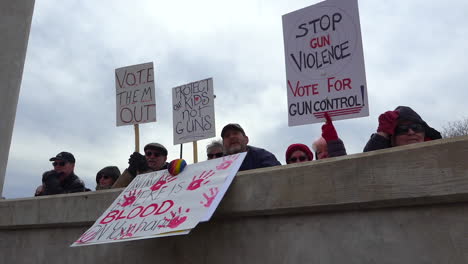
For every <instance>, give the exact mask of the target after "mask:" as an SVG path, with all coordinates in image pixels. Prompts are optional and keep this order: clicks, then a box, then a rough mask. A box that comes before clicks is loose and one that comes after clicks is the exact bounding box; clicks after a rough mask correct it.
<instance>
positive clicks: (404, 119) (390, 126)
mask: <svg viewBox="0 0 468 264" xmlns="http://www.w3.org/2000/svg"><path fill="white" fill-rule="evenodd" d="M441 138H442V136H441V135H440V133H439V131H437V130H435V129H434V128H432V127H430V126H429V125H428V124H427V123H426V122H425V121H424V120H423V119H422V118H421V116H419V115H418V114H417V113H416V112H415V111H414V110H413V109H411V108H410V107H408V106H398V107H397V108H396V109H395V110H394V111H387V112H385V113H383V114H381V115H380V116H379V126H378V128H377V133H374V134H372V136H371V138H370V139H369V141H368V142H367V144H366V146H365V147H364V152H367V151H372V150H378V149H385V148H390V147H396V146H404V145H408V144H413V143H420V142H424V141H429V140H435V139H441Z"/></svg>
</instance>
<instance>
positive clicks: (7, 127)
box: [0, 0, 34, 196]
mask: <svg viewBox="0 0 468 264" xmlns="http://www.w3.org/2000/svg"><path fill="white" fill-rule="evenodd" d="M33 9H34V0H2V1H0V36H1V41H0V91H1V96H0V142H1V143H0V196H1V195H2V190H3V183H4V181H5V171H6V166H7V162H8V153H9V152H10V144H11V135H12V133H13V125H14V123H15V116H16V105H17V104H18V96H19V91H20V86H21V78H22V76H23V65H24V58H25V56H26V47H27V46H28V39H29V30H30V28H31V19H32V14H33Z"/></svg>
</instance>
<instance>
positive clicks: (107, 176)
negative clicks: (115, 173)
mask: <svg viewBox="0 0 468 264" xmlns="http://www.w3.org/2000/svg"><path fill="white" fill-rule="evenodd" d="M110 178H111V176H109V175H102V176H99V177H98V181H99V180H100V179H104V180H107V179H110Z"/></svg>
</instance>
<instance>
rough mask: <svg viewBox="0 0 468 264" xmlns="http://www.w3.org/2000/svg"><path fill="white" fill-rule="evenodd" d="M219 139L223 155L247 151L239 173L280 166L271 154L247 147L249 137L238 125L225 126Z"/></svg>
mask: <svg viewBox="0 0 468 264" xmlns="http://www.w3.org/2000/svg"><path fill="white" fill-rule="evenodd" d="M221 137H222V138H223V146H224V154H225V155H231V154H236V153H240V152H245V151H247V156H245V159H244V162H242V165H241V166H240V169H239V171H243V170H252V169H258V168H265V167H272V166H277V165H281V163H280V162H279V161H278V160H277V159H276V157H275V155H273V154H272V153H271V152H269V151H267V150H264V149H262V148H256V147H253V146H250V145H247V144H248V143H249V137H247V135H246V134H245V132H244V129H242V127H241V126H240V125H239V124H233V123H231V124H227V125H226V126H225V127H224V128H223V130H222V131H221Z"/></svg>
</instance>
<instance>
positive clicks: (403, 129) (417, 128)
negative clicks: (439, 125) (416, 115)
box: [395, 123, 424, 136]
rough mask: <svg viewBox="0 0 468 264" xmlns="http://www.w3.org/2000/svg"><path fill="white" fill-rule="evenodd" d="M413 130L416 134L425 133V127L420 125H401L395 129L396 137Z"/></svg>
mask: <svg viewBox="0 0 468 264" xmlns="http://www.w3.org/2000/svg"><path fill="white" fill-rule="evenodd" d="M410 129H411V130H413V131H414V132H415V133H420V132H424V126H423V125H422V124H419V123H413V124H409V125H399V126H397V127H396V128H395V135H396V136H398V135H402V134H406V133H408V131H409V130H410Z"/></svg>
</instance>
